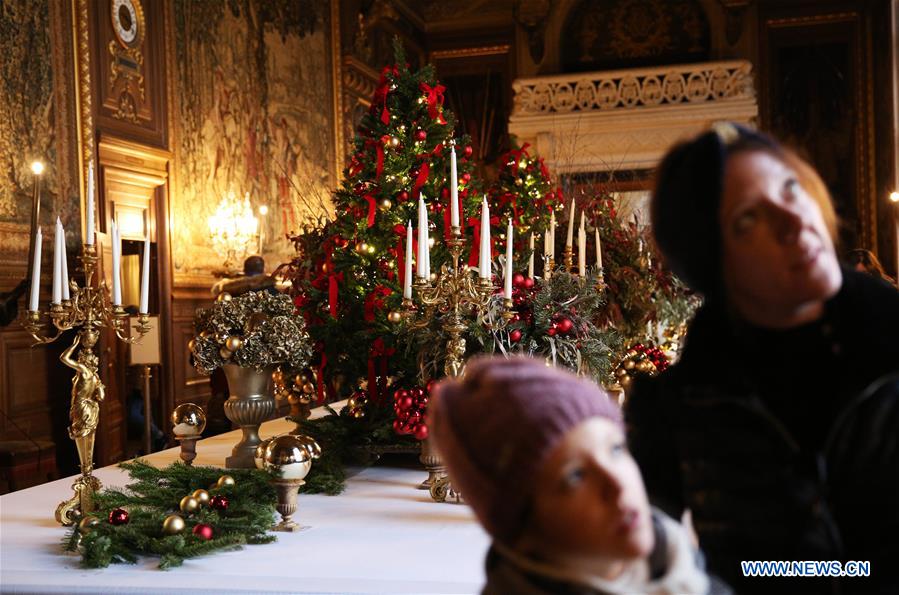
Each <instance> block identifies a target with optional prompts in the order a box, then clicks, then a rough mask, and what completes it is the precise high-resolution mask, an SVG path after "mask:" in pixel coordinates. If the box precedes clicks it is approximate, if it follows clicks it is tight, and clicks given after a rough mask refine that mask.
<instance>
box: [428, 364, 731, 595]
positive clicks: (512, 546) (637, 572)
mask: <svg viewBox="0 0 899 595" xmlns="http://www.w3.org/2000/svg"><path fill="white" fill-rule="evenodd" d="M429 426H430V428H431V431H432V434H431V435H432V437H433V439H434V441H435V445H436V447H437V449H438V451H439V452H440V454H441V456H442V457H443V460H444V462H445V463H446V466H447V469H448V471H449V475H450V477H451V479H452V481H453V484H454V487H455V488H456V489H458V490H459V491H461V493H462V495H463V497H464V498H465V501H466V502H467V503H468V504H470V505H471V508H472V509H473V510H474V513H475V515H476V516H477V518H478V520H479V521H480V522H481V524H482V525H483V527H484V529H485V530H486V531H487V532H488V533H489V534H490V535H491V537H492V538H493V545H492V547H491V549H490V552H489V553H488V555H487V563H486V564H487V568H486V571H487V585H486V586H485V588H484V591H483V593H484V594H486V595H494V594H511V593H515V594H518V595H532V594H542V593H585V594H600V593H603V594H604V593H610V594H611V593H652V594H665V593H672V594H673V593H678V594H684V593H687V594H692V593H696V594H699V593H702V594H705V593H709V592H710V590H711V584H712V583H711V582H710V580H709V578H708V576H707V575H706V574H705V572H704V571H703V569H702V565H701V564H702V562H701V556H700V555H699V554H698V552H697V551H696V550H695V549H694V547H693V545H692V543H691V541H690V539H689V536H688V535H687V533H686V532H685V531H684V530H683V529H682V527H681V526H680V525H679V524H678V523H676V522H675V521H673V520H671V519H670V518H668V517H666V516H664V514H662V513H661V512H659V511H657V510H654V509H652V508H651V507H650V505H649V501H648V498H647V496H646V490H645V488H644V487H643V480H642V478H641V477H640V472H639V470H638V468H637V465H636V463H635V462H634V459H633V458H632V457H631V455H630V453H629V452H628V450H627V445H626V440H625V435H624V431H623V427H622V417H621V412H620V410H619V409H618V407H617V405H615V404H614V403H613V402H612V401H611V400H610V399H609V398H608V397H607V396H606V394H605V393H604V392H603V391H602V390H600V389H599V388H598V387H597V386H596V384H594V383H593V382H591V381H588V380H584V379H580V378H577V377H575V376H573V375H571V374H569V373H566V372H562V371H559V370H557V369H555V368H550V367H547V366H546V365H545V364H544V363H543V362H541V361H537V360H532V359H527V358H511V359H505V358H499V357H494V358H483V359H476V360H473V361H471V362H469V364H468V369H467V372H466V375H465V377H464V378H462V379H452V380H446V381H443V382H441V383H440V384H439V385H438V388H437V391H436V394H435V396H434V398H433V399H432V401H431V408H430V412H429ZM717 587H722V586H721V585H717ZM715 591H716V592H720V591H719V590H718V589H717V588H716V589H715Z"/></svg>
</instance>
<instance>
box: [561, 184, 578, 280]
mask: <svg viewBox="0 0 899 595" xmlns="http://www.w3.org/2000/svg"><path fill="white" fill-rule="evenodd" d="M575 215H576V213H575V210H574V199H573V198H572V199H571V212H570V213H568V235H567V236H565V252H564V253H563V255H562V257H563V258H564V261H563V262H564V264H565V270H566V271H567V272H569V273H570V272H571V269H572V267H573V266H574V218H575Z"/></svg>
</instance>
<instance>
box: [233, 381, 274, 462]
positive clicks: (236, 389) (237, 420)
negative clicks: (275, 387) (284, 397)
mask: <svg viewBox="0 0 899 595" xmlns="http://www.w3.org/2000/svg"><path fill="white" fill-rule="evenodd" d="M274 370H275V366H268V367H265V368H262V370H260V371H257V370H256V369H255V368H245V367H242V366H238V365H236V364H226V365H224V366H222V371H224V372H225V377H226V378H227V379H228V395H229V396H228V400H227V401H225V415H226V416H227V417H228V419H229V420H231V422H232V423H234V424H236V425H238V426H240V429H241V430H242V431H243V437H242V438H241V440H240V442H238V443H237V444H236V445H235V446H234V449H233V450H232V451H231V456H230V457H228V458H226V459H225V467H228V468H229V469H255V468H256V462H255V460H254V454H255V452H256V447H257V446H259V443H260V442H261V440H260V439H259V425H260V424H261V423H262V422H264V421H266V420H268V419H269V418H271V416H272V415H273V414H274V413H275V397H274V395H273V393H272V372H273V371H274Z"/></svg>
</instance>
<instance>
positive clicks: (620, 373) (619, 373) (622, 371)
mask: <svg viewBox="0 0 899 595" xmlns="http://www.w3.org/2000/svg"><path fill="white" fill-rule="evenodd" d="M615 376H618V377H619V378H621V377H622V376H627V370H625V369H624V368H618V369H617V370H615Z"/></svg>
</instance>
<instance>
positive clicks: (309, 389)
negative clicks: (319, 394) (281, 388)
mask: <svg viewBox="0 0 899 595" xmlns="http://www.w3.org/2000/svg"><path fill="white" fill-rule="evenodd" d="M303 392H304V393H306V394H307V395H311V394H312V393H314V392H315V385H314V384H312V383H311V382H307V383H305V384H304V385H303Z"/></svg>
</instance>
